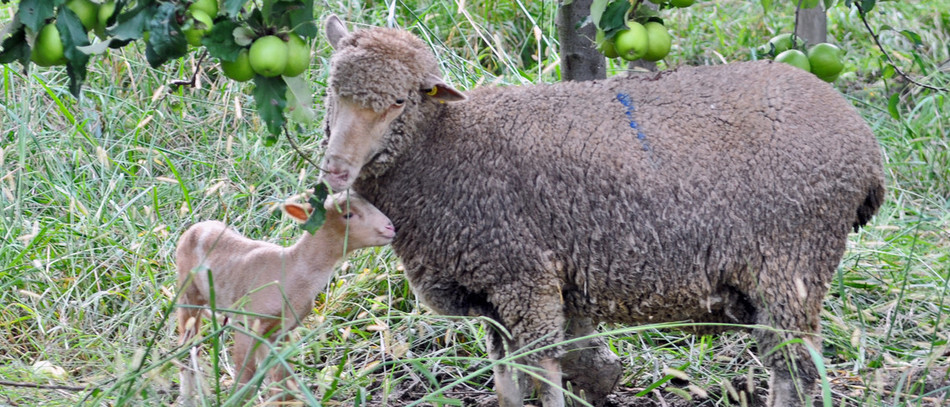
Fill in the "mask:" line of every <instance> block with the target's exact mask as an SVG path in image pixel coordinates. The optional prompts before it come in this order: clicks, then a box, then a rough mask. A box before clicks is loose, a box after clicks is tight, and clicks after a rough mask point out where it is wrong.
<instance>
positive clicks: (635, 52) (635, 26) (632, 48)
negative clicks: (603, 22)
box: [614, 21, 648, 61]
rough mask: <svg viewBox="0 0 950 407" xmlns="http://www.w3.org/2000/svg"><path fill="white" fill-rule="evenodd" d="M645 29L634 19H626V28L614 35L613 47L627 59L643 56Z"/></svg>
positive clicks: (631, 59) (645, 41)
mask: <svg viewBox="0 0 950 407" xmlns="http://www.w3.org/2000/svg"><path fill="white" fill-rule="evenodd" d="M647 43H648V41H647V29H646V28H645V27H644V26H643V24H640V23H638V22H636V21H627V29H626V30H623V31H621V32H619V33H617V36H616V37H614V47H615V48H616V49H617V53H618V54H620V57H621V58H623V59H626V60H627V61H634V60H637V59H640V58H643V56H644V55H646V53H647Z"/></svg>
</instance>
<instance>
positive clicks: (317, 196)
mask: <svg viewBox="0 0 950 407" xmlns="http://www.w3.org/2000/svg"><path fill="white" fill-rule="evenodd" d="M328 196H330V188H329V187H327V184H326V183H325V182H321V183H319V184H317V185H316V186H314V187H313V195H310V199H308V200H307V203H309V204H310V206H311V207H312V208H313V212H311V213H310V217H309V218H307V221H306V222H305V223H303V224H301V225H300V228H301V229H303V230H306V231H307V232H310V234H311V235H312V234H314V233H316V232H317V230H319V229H320V227H321V226H323V222H325V221H326V219H327V210H326V208H324V207H323V202H325V201H326V200H327V197H328Z"/></svg>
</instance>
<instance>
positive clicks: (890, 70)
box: [881, 64, 897, 79]
mask: <svg viewBox="0 0 950 407" xmlns="http://www.w3.org/2000/svg"><path fill="white" fill-rule="evenodd" d="M895 73H897V72H896V71H895V70H894V66H893V65H890V64H888V65H885V66H884V70H883V71H882V72H881V77H882V78H884V79H891V78H892V77H894V74H895Z"/></svg>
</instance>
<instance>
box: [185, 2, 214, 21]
mask: <svg viewBox="0 0 950 407" xmlns="http://www.w3.org/2000/svg"><path fill="white" fill-rule="evenodd" d="M195 10H200V11H203V12H204V13H205V14H207V15H208V17H211V18H215V17H216V16H217V15H218V0H196V1H195V2H194V3H191V5H189V6H188V11H195Z"/></svg>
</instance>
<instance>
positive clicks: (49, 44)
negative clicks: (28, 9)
mask: <svg viewBox="0 0 950 407" xmlns="http://www.w3.org/2000/svg"><path fill="white" fill-rule="evenodd" d="M30 59H31V60H33V62H34V63H36V64H37V65H39V66H53V65H62V64H65V63H66V57H65V56H64V55H63V39H62V38H60V36H59V29H58V28H56V24H55V23H49V24H47V25H44V26H43V28H41V29H40V32H39V34H36V40H35V41H33V50H32V51H31V52H30Z"/></svg>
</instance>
